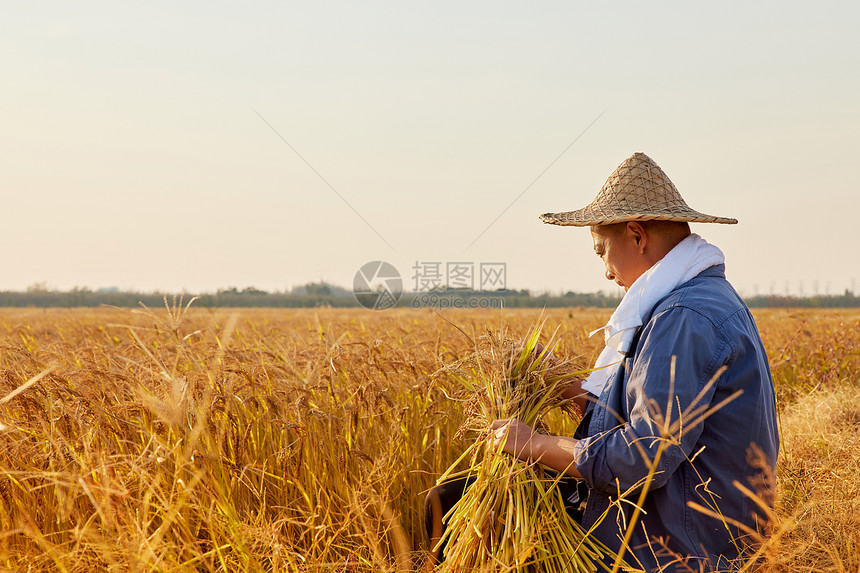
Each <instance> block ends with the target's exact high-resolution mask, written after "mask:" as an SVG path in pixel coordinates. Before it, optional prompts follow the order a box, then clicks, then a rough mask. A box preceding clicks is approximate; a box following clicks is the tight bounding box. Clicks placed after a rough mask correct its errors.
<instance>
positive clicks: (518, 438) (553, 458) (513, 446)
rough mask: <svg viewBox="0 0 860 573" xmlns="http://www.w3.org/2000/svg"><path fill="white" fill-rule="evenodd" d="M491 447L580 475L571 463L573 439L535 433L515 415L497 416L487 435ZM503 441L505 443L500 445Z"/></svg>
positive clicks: (525, 459) (564, 471)
mask: <svg viewBox="0 0 860 573" xmlns="http://www.w3.org/2000/svg"><path fill="white" fill-rule="evenodd" d="M488 439H489V440H490V443H491V444H492V446H493V448H498V447H499V446H501V447H502V451H503V452H505V453H506V454H509V455H512V456H514V457H516V458H518V459H520V460H522V461H524V462H540V463H542V464H543V465H545V466H547V467H550V468H552V469H554V470H556V471H558V472H561V473H564V474H567V475H569V476H573V477H575V478H578V479H582V476H581V475H579V471H577V469H576V466H575V465H574V447H575V446H576V440H574V439H573V438H566V437H563V436H549V435H546V434H538V433H537V432H535V431H534V430H533V429H531V427H529V425H528V424H524V423H522V422H520V421H519V420H517V419H516V418H509V419H507V420H496V421H495V422H493V423H492V424H490V435H489V436H488ZM503 444H504V445H503Z"/></svg>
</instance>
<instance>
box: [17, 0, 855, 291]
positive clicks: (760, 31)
mask: <svg viewBox="0 0 860 573" xmlns="http://www.w3.org/2000/svg"><path fill="white" fill-rule="evenodd" d="M2 12H3V15H2V18H0V54H2V55H0V59H2V73H0V114H2V122H0V123H2V124H0V192H2V213H3V219H2V221H3V223H2V225H0V259H2V263H3V270H2V273H0V290H5V289H23V288H25V287H27V286H28V285H30V284H32V283H35V282H41V281H45V282H47V283H48V285H49V286H52V287H55V288H60V289H68V288H71V287H73V286H76V285H77V286H89V287H92V288H98V287H106V286H119V287H122V288H128V289H132V288H133V289H140V290H153V289H167V290H175V291H178V290H180V289H186V290H188V291H212V290H215V289H217V288H219V287H228V286H238V287H240V288H241V287H244V286H249V285H253V286H256V287H258V288H263V289H270V290H281V289H284V288H289V287H291V286H293V285H297V284H301V283H305V282H308V281H316V280H320V279H323V280H326V281H329V282H333V283H337V284H341V285H344V286H349V285H351V284H352V280H353V276H354V274H355V272H356V270H357V269H358V268H359V267H360V266H361V265H362V264H363V263H365V262H367V261H370V260H376V259H383V260H387V261H390V262H391V263H393V264H394V265H395V266H396V267H397V268H398V269H399V270H400V272H401V274H403V275H404V280H405V283H406V285H407V287H409V286H411V284H412V281H411V273H412V271H411V268H412V266H413V264H414V263H415V262H416V261H425V262H426V261H438V262H443V263H444V262H470V261H471V262H475V263H480V262H505V263H506V264H507V275H508V277H507V285H508V287H511V288H530V289H536V290H542V289H551V290H554V291H557V290H562V289H563V290H576V291H594V290H598V289H601V290H602V289H608V288H610V286H611V285H610V283H608V282H607V281H606V280H605V279H604V278H603V271H602V264H601V262H600V261H599V259H598V258H597V257H596V256H595V255H594V254H593V250H592V245H591V238H590V235H589V232H588V230H587V229H579V228H564V227H556V226H550V225H545V224H543V223H541V222H540V221H539V220H538V215H539V214H540V213H544V212H547V211H563V210H571V209H576V208H579V207H582V206H584V205H585V204H587V203H588V202H590V201H591V200H592V199H593V198H594V196H595V195H596V194H597V191H598V190H599V189H600V187H601V185H602V184H603V182H604V181H605V179H606V177H607V176H608V175H609V174H610V173H611V172H612V170H613V169H615V167H616V166H617V165H618V164H619V163H621V162H622V161H623V160H624V159H625V158H626V157H628V156H629V155H631V154H632V153H633V152H635V151H643V152H645V153H647V154H648V155H650V156H651V157H652V158H653V159H654V160H655V161H657V163H659V164H660V165H661V166H662V167H663V169H664V170H665V171H666V172H667V173H668V175H669V177H671V179H672V180H673V181H674V183H675V185H676V186H677V187H678V188H679V190H680V191H681V193H682V195H683V196H684V198H685V199H686V200H687V202H688V203H689V204H690V206H691V207H693V208H694V209H698V210H700V211H703V212H705V213H709V214H714V215H720V216H728V217H735V218H737V219H739V220H740V224H739V225H734V226H725V225H704V224H694V225H693V230H694V232H698V233H700V234H701V235H703V236H704V237H705V238H707V239H709V240H711V241H712V242H714V243H715V244H717V245H718V246H720V247H721V248H722V249H723V250H724V252H725V254H726V258H727V274H728V277H729V279H730V280H731V281H732V282H733V283H734V284H735V285H736V286H737V287H738V288H739V289H740V290H742V291H743V292H746V293H748V294H752V293H753V292H755V289H756V288H757V289H758V291H759V292H761V293H766V292H770V291H771V290H774V291H775V292H783V291H785V288H786V287H788V289H789V291H790V292H792V293H797V292H799V289H800V286H801V284H802V285H803V288H804V292H805V293H806V294H809V293H812V292H813V291H814V290H815V289H816V288H817V289H818V291H819V292H821V293H823V292H825V291H826V290H829V291H830V292H832V293H833V292H842V291H843V290H845V289H846V288H851V286H852V281H855V280H856V281H858V282H857V284H856V285H855V288H856V289H857V290H860V228H858V225H857V215H858V209H860V184H858V151H860V144H858V135H860V108H859V107H858V102H860V34H858V33H857V22H858V21H860V4H858V3H856V2H848V1H845V2H814V3H813V2H803V3H801V2H756V3H750V2H722V3H716V2H711V3H703V2H680V1H675V2H647V3H645V2H611V3H609V2H607V3H598V2H529V3H525V2H517V3H515V2H462V1H458V2H448V1H441V2H440V1H437V2H432V3H430V2H423V3H415V2H394V1H391V2H345V1H341V2H314V3H311V2H305V3H296V2H256V3H239V2H235V3H227V2H146V3H131V2H58V1H53V2H52V1H47V2H29V1H28V2H4V3H3V9H2ZM601 113H603V115H602V116H600V118H599V119H598V120H597V121H596V122H594V123H593V125H592V126H591V127H590V128H589V129H588V130H587V131H586V132H585V133H584V134H582V136H581V137H580V138H579V140H578V141H577V142H576V143H575V144H574V145H573V146H571V147H570V148H569V149H568V151H567V152H566V153H565V154H564V155H563V156H562V157H561V158H560V159H559V160H558V161H557V162H555V163H554V164H553V165H552V167H551V168H550V169H549V170H547V171H546V173H545V174H544V175H543V176H542V177H541V178H540V179H538V180H537V181H536V182H535V183H534V184H533V185H532V186H531V187H530V188H529V189H528V191H526V192H525V193H523V191H524V190H525V189H526V187H527V186H528V185H529V184H530V183H531V182H532V181H533V180H534V179H535V178H536V177H537V176H538V175H539V174H540V173H541V172H542V171H543V170H544V169H545V168H546V167H547V165H549V164H550V162H552V161H553V159H555V158H556V157H557V156H558V155H559V153H561V152H562V150H564V149H565V148H566V147H567V146H568V145H569V144H570V143H571V142H572V141H573V140H574V138H576V137H577V136H578V135H579V134H580V133H581V132H582V131H583V130H584V129H585V128H586V127H587V126H588V125H589V124H591V123H592V122H593V121H594V120H595V118H597V117H598V116H599V115H600V114H601ZM258 114H259V115H258ZM260 116H262V117H263V118H264V119H265V121H264V120H263V119H261V117H260ZM266 122H268V123H269V124H271V126H272V127H274V128H275V129H276V130H277V131H278V133H279V134H280V136H282V137H283V139H284V140H286V142H288V143H289V145H287V143H285V142H284V141H283V140H282V139H280V138H279V136H278V135H277V134H276V133H275V132H274V131H273V130H272V129H271V128H270V127H269V125H267V123H266ZM290 146H292V147H293V148H295V150H296V151H298V153H299V154H301V157H303V158H304V160H306V161H307V163H305V161H303V160H302V159H301V158H300V157H299V156H298V155H297V154H296V153H295V152H294V151H293V150H292V149H291V148H290ZM308 163H309V164H310V165H311V166H313V168H314V169H316V171H317V172H318V173H319V174H320V175H321V176H322V177H324V178H325V180H326V181H327V182H328V183H329V184H330V185H331V187H333V188H334V189H335V190H336V191H337V193H339V194H340V195H341V196H342V198H341V197H339V196H338V194H337V193H335V192H334V191H333V190H332V189H331V188H330V187H329V186H328V185H326V183H324V182H323V180H322V179H321V178H320V177H319V176H318V175H317V174H316V173H315V172H314V171H313V170H312V169H311V167H309V165H308ZM521 193H523V194H522V196H521V197H520V198H519V200H518V201H516V202H515V203H514V204H513V206H511V207H510V209H508V210H507V211H506V212H505V213H504V214H503V215H502V216H501V217H499V218H498V220H497V221H496V222H495V224H493V225H492V226H491V227H490V228H489V230H487V231H486V233H485V234H484V235H483V236H482V237H481V238H480V239H479V240H478V241H477V242H475V243H474V245H472V246H471V247H470V248H468V245H469V244H470V243H472V241H473V240H474V239H475V237H476V236H477V235H478V234H479V233H480V232H481V231H482V230H484V229H485V228H486V227H487V226H488V225H490V223H491V222H492V221H493V220H494V219H496V217H497V216H498V215H499V214H500V213H501V212H502V210H503V209H505V207H507V206H508V205H509V204H510V203H511V201H513V200H514V199H515V198H516V197H517V196H519V195H520V194H521ZM344 200H345V201H344ZM347 202H348V203H349V205H351V206H352V208H354V210H355V211H357V212H358V213H359V214H360V215H361V217H363V218H364V219H365V220H366V222H367V223H369V225H368V224H366V223H365V222H364V221H363V220H362V218H361V217H359V216H358V215H357V214H356V212H354V211H353V209H352V208H350V207H349V206H348V205H347ZM371 227H372V229H371ZM380 235H381V237H382V238H380ZM383 239H384V240H383ZM385 241H387V242H388V243H389V244H390V246H389V245H387V244H386V242H385Z"/></svg>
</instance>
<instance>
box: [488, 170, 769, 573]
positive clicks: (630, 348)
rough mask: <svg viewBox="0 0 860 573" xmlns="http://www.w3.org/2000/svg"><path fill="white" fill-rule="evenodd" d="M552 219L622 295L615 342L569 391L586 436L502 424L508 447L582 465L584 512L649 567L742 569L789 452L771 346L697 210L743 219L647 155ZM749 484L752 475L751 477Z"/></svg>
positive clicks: (565, 467) (548, 461)
mask: <svg viewBox="0 0 860 573" xmlns="http://www.w3.org/2000/svg"><path fill="white" fill-rule="evenodd" d="M541 219H542V220H543V221H544V222H547V223H551V224H555V225H568V226H588V227H590V228H591V235H592V240H593V242H594V250H595V253H596V254H597V255H598V256H599V257H601V259H602V260H603V262H604V264H605V267H606V278H607V279H609V280H611V281H614V282H615V283H617V284H618V285H620V286H622V287H623V288H624V289H625V296H624V298H623V299H622V301H621V303H620V304H619V306H618V308H617V309H616V311H615V312H614V314H613V315H612V318H611V319H610V321H609V323H607V325H606V326H605V327H604V328H603V329H602V330H603V334H604V341H605V348H604V349H603V351H602V352H601V354H600V357H599V358H598V360H597V364H596V366H597V367H598V369H597V370H595V371H594V372H593V373H592V374H591V375H590V376H589V377H588V379H587V380H585V381H583V382H581V383H576V384H574V385H573V386H572V388H571V389H570V390H569V394H570V395H571V396H574V395H576V396H578V400H577V402H578V403H579V404H580V405H581V406H582V408H583V413H584V417H583V420H582V422H581V424H580V426H579V429H578V430H577V433H576V435H575V436H574V437H565V436H550V435H544V434H538V433H536V432H534V431H533V430H532V428H530V427H528V426H527V425H525V424H523V423H522V422H520V421H518V420H516V419H509V420H498V421H496V422H494V423H493V426H492V433H491V439H492V440H493V441H494V442H495V444H497V445H498V444H501V443H504V450H505V451H506V452H508V453H509V454H511V455H515V456H518V457H520V458H521V459H525V460H533V461H535V460H536V461H539V462H540V463H542V464H544V465H546V466H548V467H550V468H553V469H555V470H557V471H560V472H564V473H565V474H567V475H569V476H573V477H575V478H580V479H582V480H584V481H585V482H586V483H587V485H588V490H589V495H588V499H587V504H586V507H585V513H584V515H583V518H582V522H583V525H584V526H586V527H594V528H595V529H594V535H596V536H597V538H598V539H600V540H601V541H603V542H604V543H605V544H607V545H608V546H609V547H610V548H611V549H613V550H614V551H616V552H623V553H624V557H625V560H627V561H628V563H630V564H631V565H633V566H635V567H637V568H642V569H644V570H646V571H700V570H704V571H711V570H719V571H724V570H731V569H732V568H734V567H736V566H737V564H738V563H739V562H740V561H741V560H742V559H743V558H744V555H745V554H747V553H748V549H749V547H750V545H751V544H754V543H755V542H756V540H760V539H761V537H760V534H762V533H763V532H764V530H765V528H766V523H765V522H766V516H765V515H763V512H762V510H761V509H760V507H759V505H758V504H757V503H756V500H754V499H753V498H752V496H751V495H750V493H744V490H743V489H742V488H747V491H748V492H752V491H754V492H755V493H756V496H757V497H758V498H759V500H764V502H765V504H771V503H772V488H773V478H774V474H775V464H776V459H777V455H778V448H779V437H778V434H777V422H776V406H775V401H774V390H773V381H772V379H771V375H770V370H769V367H768V361H767V356H766V354H765V351H764V348H763V346H762V342H761V339H760V337H759V334H758V330H757V328H756V325H755V322H754V321H753V317H752V315H751V314H750V312H749V309H748V308H747V306H746V305H745V304H744V302H743V301H742V300H741V298H740V296H739V295H738V294H737V293H736V292H735V290H734V289H733V288H732V286H731V285H730V284H729V283H728V282H727V281H726V278H725V264H724V257H723V253H722V252H721V251H720V250H719V249H718V248H716V247H715V246H713V245H710V244H709V243H707V242H706V241H705V240H704V239H702V238H701V237H699V236H698V235H695V234H691V232H690V228H689V224H688V223H689V222H712V223H736V222H737V221H736V220H734V219H728V218H722V217H713V216H710V215H705V214H702V213H699V212H697V211H694V210H693V209H691V208H690V207H689V206H687V204H686V203H685V202H684V200H683V199H682V198H681V195H680V194H679V193H678V191H677V189H676V188H675V186H674V185H673V184H672V182H671V181H670V180H669V178H668V177H667V176H666V174H665V173H664V172H663V171H662V169H660V167H659V166H658V165H657V164H656V163H654V161H653V160H651V158H649V157H648V156H646V155H644V154H642V153H637V154H634V155H633V156H632V157H630V158H629V159H627V160H626V161H625V162H624V163H622V164H621V165H620V166H619V167H618V169H616V171H615V172H614V173H613V174H612V175H611V176H610V177H609V179H608V180H607V181H606V184H604V186H603V188H602V189H601V191H600V193H599V194H598V196H597V198H596V199H595V200H594V201H593V202H592V203H591V204H590V205H588V206H587V207H585V208H583V209H579V210H577V211H571V212H566V213H548V214H545V215H542V216H541ZM739 486H740V487H739Z"/></svg>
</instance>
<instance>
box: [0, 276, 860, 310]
mask: <svg viewBox="0 0 860 573" xmlns="http://www.w3.org/2000/svg"><path fill="white" fill-rule="evenodd" d="M165 296H166V297H167V298H168V299H169V301H172V298H173V296H174V294H172V293H170V294H165V293H158V292H154V293H140V292H130V291H121V290H119V289H116V288H109V289H98V290H91V289H89V288H86V287H76V288H73V289H72V290H70V291H57V290H50V289H48V288H47V287H45V286H44V283H41V284H36V285H33V286H31V287H30V288H28V289H27V290H26V291H23V292H22V291H0V307H37V308H43V307H44V308H50V307H54V308H73V307H98V306H118V307H136V306H140V304H144V305H146V306H148V307H160V306H162V305H163V304H164V298H165ZM193 296H197V298H198V300H197V301H196V302H195V303H194V305H195V306H198V307H206V308H219V307H282V308H314V307H359V306H360V305H359V303H358V301H357V300H356V299H355V297H354V296H353V293H352V291H350V290H347V289H344V288H342V287H338V286H336V285H330V284H327V283H325V282H317V283H308V284H305V285H302V286H299V287H295V288H293V289H291V290H290V291H289V292H274V293H273V292H267V291H264V290H260V289H257V288H255V287H250V286H249V287H245V288H242V289H239V288H236V287H230V288H226V289H220V290H218V291H217V292H215V293H203V294H199V295H193V294H187V293H186V294H184V295H183V297H184V300H185V301H188V300H190V299H191V298H192V297H193ZM428 297H431V300H437V299H441V298H443V297H447V299H448V300H450V299H452V298H456V299H457V300H458V301H460V302H463V301H465V302H466V303H467V304H468V303H469V301H472V303H476V302H479V301H487V300H493V301H498V300H499V299H501V305H499V304H494V305H493V306H491V307H490V308H497V307H498V306H502V307H505V308H544V307H547V308H560V307H578V306H582V307H591V308H614V307H615V306H617V305H618V303H619V301H620V300H621V296H620V294H619V295H609V294H605V293H601V292H597V293H576V292H567V293H565V294H563V295H549V294H533V293H531V292H530V291H529V290H527V289H523V290H497V291H479V290H464V289H439V290H435V291H430V292H428V293H413V292H406V293H403V295H402V296H401V297H400V300H399V302H398V305H397V306H399V307H410V306H428V304H425V303H426V302H427V299H428ZM433 297H435V298H433ZM746 302H747V304H748V305H749V306H750V307H753V308H765V307H767V308H789V307H791V308H848V307H860V296H857V295H855V294H854V293H852V292H849V291H846V292H845V293H844V294H841V295H824V296H820V295H816V296H811V297H796V296H777V295H767V296H765V295H758V296H753V297H747V298H746ZM430 306H433V304H430ZM470 308H486V307H485V306H479V305H477V304H473V305H472V306H470Z"/></svg>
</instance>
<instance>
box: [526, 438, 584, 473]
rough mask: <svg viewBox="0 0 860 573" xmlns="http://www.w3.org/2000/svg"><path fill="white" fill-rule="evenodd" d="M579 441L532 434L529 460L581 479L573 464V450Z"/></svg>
mask: <svg viewBox="0 0 860 573" xmlns="http://www.w3.org/2000/svg"><path fill="white" fill-rule="evenodd" d="M578 441H579V440H575V439H573V438H567V437H565V436H550V435H546V434H534V436H533V437H532V442H531V452H530V453H531V458H532V460H534V461H538V462H540V463H541V464H543V465H545V466H547V467H549V468H552V469H554V470H556V471H558V472H561V473H564V474H567V475H569V476H572V477H575V478H578V479H582V475H580V473H579V471H578V470H577V469H576V465H575V464H574V462H575V461H576V460H575V456H574V453H573V448H574V446H575V445H576V443H577V442H578Z"/></svg>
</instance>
